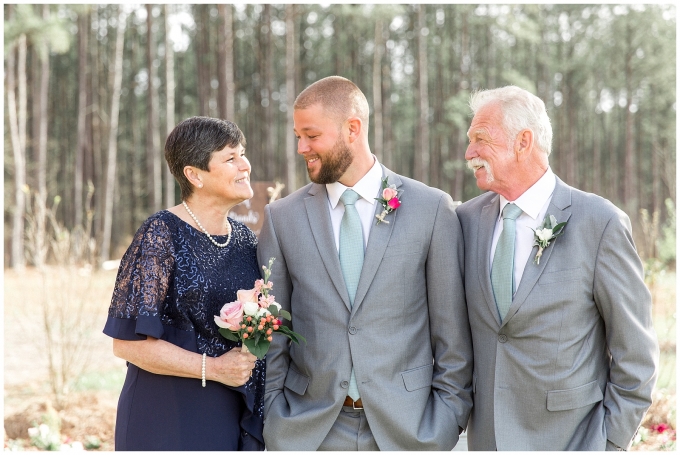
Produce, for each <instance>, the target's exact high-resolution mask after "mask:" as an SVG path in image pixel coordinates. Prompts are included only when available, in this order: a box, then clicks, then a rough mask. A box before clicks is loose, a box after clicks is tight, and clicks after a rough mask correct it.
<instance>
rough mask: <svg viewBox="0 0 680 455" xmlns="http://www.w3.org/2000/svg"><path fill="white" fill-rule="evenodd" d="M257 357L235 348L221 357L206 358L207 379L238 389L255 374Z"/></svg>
mask: <svg viewBox="0 0 680 455" xmlns="http://www.w3.org/2000/svg"><path fill="white" fill-rule="evenodd" d="M255 360H257V357H255V356H254V355H252V354H251V353H249V352H248V353H246V352H241V348H238V347H237V348H233V349H232V350H230V351H229V352H227V353H226V354H222V355H221V356H219V357H208V358H206V364H205V377H206V379H208V380H211V381H217V382H221V383H222V384H224V385H228V386H232V387H238V386H241V385H243V384H245V383H246V382H248V379H250V377H251V376H252V374H253V368H255Z"/></svg>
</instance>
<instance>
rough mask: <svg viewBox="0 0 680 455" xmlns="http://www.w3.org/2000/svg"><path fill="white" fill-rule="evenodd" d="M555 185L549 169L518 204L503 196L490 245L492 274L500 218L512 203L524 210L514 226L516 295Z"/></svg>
mask: <svg viewBox="0 0 680 455" xmlns="http://www.w3.org/2000/svg"><path fill="white" fill-rule="evenodd" d="M555 184H556V180H555V174H553V171H552V169H550V167H548V170H547V171H546V172H545V174H543V176H542V177H541V178H540V179H538V181H537V182H536V183H534V184H533V186H531V188H529V189H528V190H526V191H525V192H524V193H522V195H521V196H520V197H518V198H517V199H516V200H515V201H508V200H507V199H505V197H503V196H501V203H500V211H499V212H498V218H497V219H496V227H495V229H494V232H493V242H492V243H491V257H490V258H489V270H490V269H491V265H492V264H493V257H494V254H495V253H496V244H497V243H498V238H499V237H500V235H501V232H503V217H502V216H501V214H502V213H503V208H505V204H508V203H511V202H512V203H514V204H516V205H517V206H518V207H519V208H520V209H522V214H521V215H520V216H519V217H518V218H517V221H516V225H515V226H516V227H515V266H514V269H515V289H513V290H512V293H513V295H514V294H515V292H516V291H517V288H518V287H519V283H520V281H521V280H522V275H523V274H524V267H525V266H526V264H527V261H528V260H529V256H530V255H531V250H532V249H533V247H534V231H532V229H536V228H537V227H539V226H540V225H541V224H543V219H544V218H545V214H546V212H547V211H548V205H550V201H551V200H552V195H553V191H554V190H555Z"/></svg>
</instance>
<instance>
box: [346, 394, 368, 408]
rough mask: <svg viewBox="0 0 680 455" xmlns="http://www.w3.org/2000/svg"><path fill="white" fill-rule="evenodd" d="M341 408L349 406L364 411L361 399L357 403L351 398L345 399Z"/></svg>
mask: <svg viewBox="0 0 680 455" xmlns="http://www.w3.org/2000/svg"><path fill="white" fill-rule="evenodd" d="M342 405H343V406H351V407H352V408H354V409H364V405H363V404H362V403H361V398H359V399H358V400H357V401H354V400H352V398H351V397H346V398H345V402H344V403H343V404H342Z"/></svg>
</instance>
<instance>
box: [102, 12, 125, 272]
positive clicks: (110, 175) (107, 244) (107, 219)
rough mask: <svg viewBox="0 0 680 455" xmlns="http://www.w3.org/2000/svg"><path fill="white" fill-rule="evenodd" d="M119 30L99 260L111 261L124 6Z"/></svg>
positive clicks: (119, 16)
mask: <svg viewBox="0 0 680 455" xmlns="http://www.w3.org/2000/svg"><path fill="white" fill-rule="evenodd" d="M119 9H120V12H119V14H118V28H117V31H116V48H115V60H114V65H113V75H112V77H113V91H112V94H111V115H110V116H109V119H110V127H109V144H108V159H107V166H106V185H105V189H104V192H105V201H104V221H103V229H102V231H103V232H102V247H101V250H100V251H99V259H100V261H101V262H104V261H106V260H108V259H109V257H110V256H109V254H110V249H111V226H112V224H113V195H114V191H115V186H116V157H117V154H118V143H117V140H118V113H119V111H120V92H121V85H122V82H123V45H124V44H125V21H126V19H127V18H126V15H125V11H124V10H123V5H120V6H119Z"/></svg>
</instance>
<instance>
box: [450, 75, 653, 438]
mask: <svg viewBox="0 0 680 455" xmlns="http://www.w3.org/2000/svg"><path fill="white" fill-rule="evenodd" d="M470 107H471V109H472V112H473V114H474V117H473V119H472V123H471V125H470V129H469V131H468V137H469V139H470V144H469V146H468V149H467V151H466V154H465V157H466V159H467V161H468V167H470V169H471V170H473V171H474V174H475V177H476V179H477V185H478V186H479V188H480V189H483V190H487V192H486V193H484V194H482V195H481V196H478V197H476V198H474V199H472V200H470V201H468V202H466V203H464V204H462V205H461V206H459V207H458V208H457V210H456V213H457V214H458V218H459V220H460V223H461V226H462V229H463V237H464V244H465V294H466V299H467V306H468V316H469V320H470V329H471V333H472V340H473V343H472V344H473V353H474V371H473V403H474V404H473V409H472V413H471V415H470V421H469V424H468V445H469V448H470V449H471V450H605V449H606V450H625V449H626V448H628V447H629V445H630V444H631V441H632V439H633V437H634V435H635V433H636V431H637V429H638V426H639V425H640V422H641V421H642V418H643V416H644V415H645V413H646V412H647V410H648V408H649V406H650V404H651V395H652V390H653V388H654V384H655V382H656V377H657V364H658V355H659V348H658V343H657V340H656V336H655V334H654V330H653V328H652V313H651V296H650V293H649V291H648V290H647V288H646V287H645V284H644V282H643V271H642V264H641V261H640V258H639V257H638V254H637V252H636V249H635V245H634V243H633V238H632V234H631V224H630V220H629V218H628V216H627V215H626V214H625V213H623V212H622V211H621V210H619V209H618V208H616V207H615V206H614V205H613V204H612V203H611V202H609V201H607V200H605V199H603V198H601V197H599V196H596V195H594V194H590V193H585V192H583V191H579V190H577V189H576V188H572V187H570V186H568V185H567V184H565V183H564V182H562V181H561V180H560V179H559V178H558V177H556V176H555V174H554V173H553V172H552V170H551V169H550V166H549V164H548V156H549V154H550V150H551V141H552V128H551V126H550V119H549V118H548V114H547V112H546V108H545V105H544V103H543V101H541V100H540V99H539V98H537V97H536V96H534V95H532V94H531V93H529V92H527V91H526V90H523V89H520V88H518V87H514V86H509V87H503V88H498V89H495V90H487V91H480V92H477V93H475V94H474V95H473V96H472V98H471V101H470Z"/></svg>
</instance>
